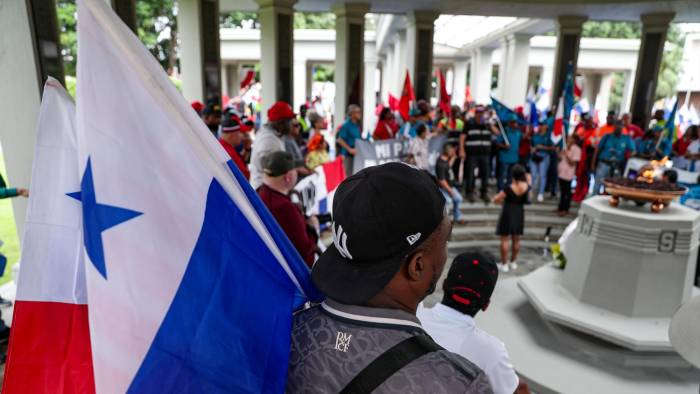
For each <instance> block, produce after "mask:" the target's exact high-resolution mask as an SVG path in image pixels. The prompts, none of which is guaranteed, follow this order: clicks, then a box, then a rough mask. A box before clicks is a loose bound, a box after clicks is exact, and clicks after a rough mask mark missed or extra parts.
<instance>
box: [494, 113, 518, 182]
mask: <svg viewBox="0 0 700 394" xmlns="http://www.w3.org/2000/svg"><path fill="white" fill-rule="evenodd" d="M505 133H506V136H505V137H507V139H506V138H505V137H504V136H503V134H499V135H498V136H497V137H496V146H497V147H498V149H499V151H498V160H499V161H500V162H501V166H500V167H499V172H498V179H497V185H498V191H499V192H500V191H503V188H504V185H508V184H510V181H511V179H510V170H511V168H512V167H513V165H515V164H517V163H518V159H519V158H520V157H519V156H518V151H519V150H520V140H521V139H522V133H521V132H520V128H518V124H517V122H516V120H515V119H509V121H508V124H507V125H506V127H505Z"/></svg>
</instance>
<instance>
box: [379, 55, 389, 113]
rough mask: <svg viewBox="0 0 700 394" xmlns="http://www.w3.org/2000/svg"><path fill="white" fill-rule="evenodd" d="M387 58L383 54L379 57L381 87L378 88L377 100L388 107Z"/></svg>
mask: <svg viewBox="0 0 700 394" xmlns="http://www.w3.org/2000/svg"><path fill="white" fill-rule="evenodd" d="M388 58H389V56H388V54H385V55H383V56H382V57H381V73H382V74H381V75H382V76H381V87H380V88H379V90H380V92H379V93H380V94H379V99H380V100H381V101H382V103H384V104H385V105H389V84H388V83H387V82H388V79H389V65H388V62H389V59H388Z"/></svg>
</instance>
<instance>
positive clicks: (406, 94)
mask: <svg viewBox="0 0 700 394" xmlns="http://www.w3.org/2000/svg"><path fill="white" fill-rule="evenodd" d="M414 101H416V94H415V92H413V85H411V77H410V76H409V75H408V70H407V71H406V78H405V79H404V81H403V89H402V90H401V100H399V113H401V117H402V118H403V120H408V112H409V111H410V109H411V103H412V102H414Z"/></svg>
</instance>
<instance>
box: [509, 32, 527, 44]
mask: <svg viewBox="0 0 700 394" xmlns="http://www.w3.org/2000/svg"><path fill="white" fill-rule="evenodd" d="M532 37H533V34H526V33H514V34H508V36H507V37H506V38H507V39H508V41H509V42H511V43H515V44H529V43H530V39H531V38H532Z"/></svg>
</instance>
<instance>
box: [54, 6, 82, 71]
mask: <svg viewBox="0 0 700 394" xmlns="http://www.w3.org/2000/svg"><path fill="white" fill-rule="evenodd" d="M56 13H57V15H58V26H59V27H60V41H61V55H62V56H63V67H64V70H65V73H66V75H75V58H76V55H77V54H78V45H77V44H78V37H77V35H76V30H75V21H76V15H77V10H76V7H75V0H58V3H57V4H56Z"/></svg>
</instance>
